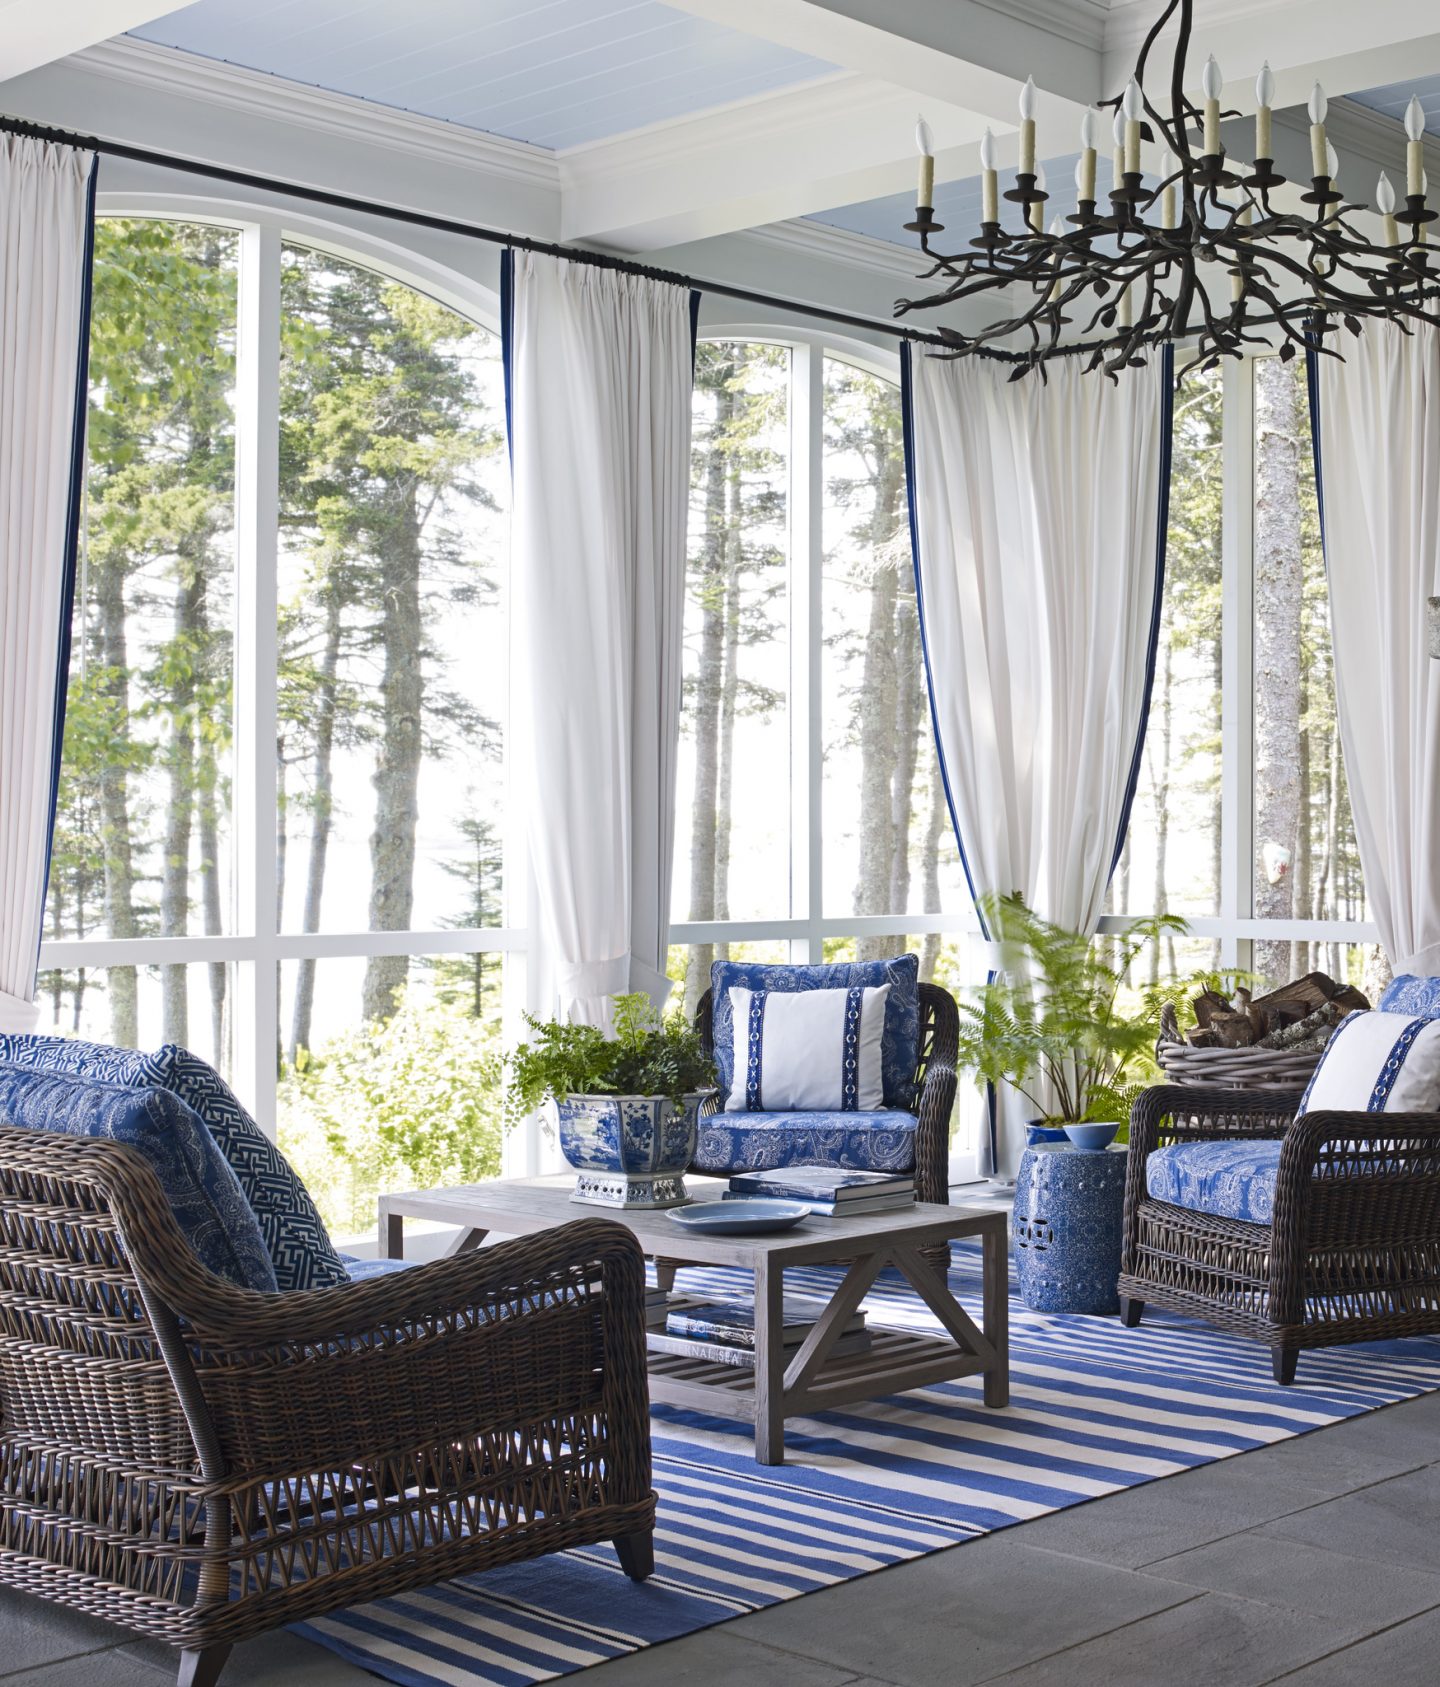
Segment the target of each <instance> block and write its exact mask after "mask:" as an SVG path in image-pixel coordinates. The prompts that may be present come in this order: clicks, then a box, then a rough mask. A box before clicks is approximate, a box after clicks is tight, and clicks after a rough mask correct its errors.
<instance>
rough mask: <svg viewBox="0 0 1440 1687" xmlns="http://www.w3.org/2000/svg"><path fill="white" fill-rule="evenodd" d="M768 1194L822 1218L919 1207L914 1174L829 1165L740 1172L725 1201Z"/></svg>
mask: <svg viewBox="0 0 1440 1687" xmlns="http://www.w3.org/2000/svg"><path fill="white" fill-rule="evenodd" d="M742 1195H748V1196H751V1197H754V1196H756V1195H768V1196H771V1197H774V1198H776V1199H780V1200H786V1201H802V1202H803V1203H804V1204H805V1205H806V1206H807V1207H809V1209H810V1211H811V1212H812V1213H814V1214H815V1215H816V1216H817V1217H819V1218H836V1217H843V1216H844V1215H846V1214H849V1213H886V1212H893V1211H894V1210H895V1209H897V1208H900V1207H909V1206H913V1205H914V1204H915V1179H914V1176H913V1175H912V1174H911V1173H910V1172H847V1171H833V1170H831V1169H830V1168H829V1167H827V1166H783V1167H781V1168H780V1170H778V1171H770V1172H737V1173H736V1175H735V1176H734V1177H732V1178H731V1179H730V1188H729V1191H728V1192H727V1194H726V1197H725V1199H726V1200H730V1199H732V1198H734V1199H738V1198H739V1197H740V1196H742Z"/></svg>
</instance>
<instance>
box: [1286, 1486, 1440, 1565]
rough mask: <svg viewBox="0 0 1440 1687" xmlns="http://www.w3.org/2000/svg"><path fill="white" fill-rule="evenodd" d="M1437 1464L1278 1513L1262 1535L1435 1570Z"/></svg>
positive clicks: (1439, 1511) (1439, 1498)
mask: <svg viewBox="0 0 1440 1687" xmlns="http://www.w3.org/2000/svg"><path fill="white" fill-rule="evenodd" d="M1437 1518H1440V1465H1435V1464H1432V1465H1427V1466H1426V1467H1425V1468H1424V1469H1423V1470H1417V1471H1412V1472H1411V1473H1410V1474H1409V1475H1407V1476H1395V1477H1392V1478H1391V1479H1390V1480H1389V1481H1388V1482H1378V1483H1376V1484H1375V1485H1374V1486H1373V1487H1370V1488H1362V1489H1361V1490H1360V1491H1359V1492H1358V1493H1353V1494H1345V1495H1344V1496H1342V1497H1341V1498H1340V1499H1334V1500H1329V1501H1327V1502H1326V1503H1325V1504H1324V1505H1320V1506H1316V1507H1314V1508H1313V1509H1311V1510H1308V1511H1302V1512H1295V1513H1292V1514H1291V1515H1289V1516H1286V1517H1278V1518H1275V1519H1273V1520H1272V1521H1270V1522H1268V1523H1266V1524H1265V1525H1264V1526H1263V1532H1264V1533H1265V1534H1267V1535H1276V1536H1281V1537H1284V1538H1285V1539H1287V1540H1298V1541H1309V1542H1310V1543H1312V1544H1313V1545H1315V1546H1322V1547H1329V1548H1332V1549H1335V1548H1338V1549H1339V1550H1340V1551H1343V1552H1347V1553H1350V1554H1353V1555H1354V1556H1355V1557H1357V1558H1373V1559H1377V1560H1380V1561H1382V1562H1383V1563H1386V1564H1396V1565H1399V1566H1401V1567H1402V1568H1407V1567H1409V1568H1414V1569H1418V1570H1422V1571H1426V1572H1435V1571H1440V1525H1437Z"/></svg>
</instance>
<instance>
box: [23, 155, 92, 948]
mask: <svg viewBox="0 0 1440 1687" xmlns="http://www.w3.org/2000/svg"><path fill="white" fill-rule="evenodd" d="M99 174H100V156H99V154H98V153H96V154H94V155H93V156H92V157H91V160H90V178H89V181H88V182H87V183H86V187H85V252H84V256H83V258H82V260H81V279H80V324H79V338H80V345H79V349H78V351H77V353H76V359H75V409H74V416H73V419H72V422H71V429H70V491H69V501H68V505H67V507H66V511H65V554H64V559H63V560H64V576H63V580H62V583H61V587H60V627H59V635H58V639H57V647H56V661H55V712H54V725H53V727H52V728H51V734H50V815H49V824H48V826H47V828H46V836H45V875H44V878H43V880H42V881H41V885H40V906H41V908H42V910H43V908H44V906H45V904H46V902H47V901H48V900H49V896H50V868H51V864H52V862H53V859H54V854H55V821H56V818H57V816H58V814H59V809H60V766H61V760H62V758H63V756H64V752H65V710H66V704H67V702H68V700H69V694H70V650H71V644H72V642H73V628H72V622H73V621H74V618H75V586H76V577H77V574H78V572H79V559H80V515H81V510H82V509H83V508H84V503H85V468H86V464H85V438H86V423H87V421H88V419H89V412H90V317H91V312H92V308H93V305H94V298H95V189H96V182H97V180H98V178H99ZM44 930H45V922H44V918H43V915H42V918H41V922H40V931H41V941H42V942H43V940H44ZM35 968H36V971H37V973H38V971H39V968H40V950H39V945H38V944H37V946H36V950H35Z"/></svg>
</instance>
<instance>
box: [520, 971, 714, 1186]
mask: <svg viewBox="0 0 1440 1687" xmlns="http://www.w3.org/2000/svg"><path fill="white" fill-rule="evenodd" d="M611 1001H612V1002H613V1004H614V1011H613V1016H612V1017H613V1020H614V1026H615V1031H614V1035H613V1036H607V1035H606V1034H605V1032H603V1031H601V1030H599V1029H598V1028H597V1027H596V1026H594V1025H566V1024H562V1023H561V1022H560V1021H558V1020H544V1021H542V1020H538V1019H533V1018H531V1017H530V1016H529V1015H528V1014H527V1015H526V1024H527V1025H529V1027H530V1029H531V1030H532V1031H533V1032H534V1033H535V1036H534V1040H533V1041H532V1042H525V1043H521V1044H520V1045H519V1047H517V1048H515V1049H513V1050H512V1051H511V1052H510V1054H509V1055H507V1056H506V1057H505V1062H504V1065H505V1068H506V1070H507V1071H508V1074H509V1079H508V1084H507V1087H506V1108H507V1111H508V1112H509V1114H510V1116H511V1117H512V1118H516V1119H518V1118H523V1117H524V1116H525V1115H526V1114H527V1113H530V1112H533V1111H534V1109H535V1108H537V1107H539V1106H541V1105H543V1104H544V1103H547V1102H549V1103H553V1104H554V1107H555V1111H556V1114H557V1116H558V1120H559V1126H560V1150H561V1152H562V1153H563V1154H564V1156H565V1158H566V1160H568V1161H569V1163H570V1164H571V1165H572V1166H573V1167H574V1168H575V1171H576V1174H577V1175H576V1179H575V1194H574V1196H573V1197H572V1199H574V1200H576V1201H584V1202H590V1203H593V1204H595V1205H597V1206H604V1207H676V1206H682V1205H683V1204H684V1203H685V1202H686V1201H688V1200H689V1196H688V1195H687V1194H686V1192H685V1178H684V1172H685V1169H686V1167H687V1166H688V1165H689V1164H690V1162H691V1161H692V1160H693V1159H694V1158H695V1146H696V1142H697V1140H698V1137H699V1115H700V1104H701V1103H702V1102H703V1101H704V1100H705V1098H706V1096H707V1095H710V1094H713V1093H714V1086H715V1064H714V1062H713V1061H712V1060H711V1059H710V1057H709V1056H708V1055H707V1054H706V1053H705V1052H704V1050H703V1049H702V1047H701V1045H700V1038H699V1035H698V1033H697V1032H696V1031H695V1029H694V1027H693V1026H692V1025H691V1024H690V1023H689V1022H688V1021H687V1020H685V1019H684V1018H682V1017H681V1016H680V1015H678V1014H672V1015H670V1016H669V1017H666V1016H664V1015H662V1014H661V1013H660V1011H659V1010H658V1009H657V1008H656V1007H655V1005H654V1004H653V1003H652V1002H651V1000H650V998H649V997H648V996H647V995H645V994H644V993H643V992H639V991H636V992H633V993H631V994H627V995H620V996H614V997H612V998H611Z"/></svg>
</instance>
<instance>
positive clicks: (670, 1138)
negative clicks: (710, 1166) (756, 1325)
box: [555, 1090, 713, 1207]
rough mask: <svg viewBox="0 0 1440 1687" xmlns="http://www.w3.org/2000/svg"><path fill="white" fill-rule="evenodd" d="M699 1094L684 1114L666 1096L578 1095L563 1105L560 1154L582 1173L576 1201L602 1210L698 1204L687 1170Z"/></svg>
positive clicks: (697, 1127) (694, 1140)
mask: <svg viewBox="0 0 1440 1687" xmlns="http://www.w3.org/2000/svg"><path fill="white" fill-rule="evenodd" d="M712 1093H713V1092H712V1091H710V1090H696V1091H695V1092H694V1094H692V1095H687V1096H686V1097H685V1098H684V1105H683V1106H682V1107H679V1108H677V1107H676V1106H675V1104H674V1102H672V1101H671V1100H669V1098H668V1097H666V1096H663V1095H572V1096H571V1097H570V1098H569V1099H568V1100H566V1101H557V1102H556V1104H555V1110H556V1112H557V1113H558V1115H559V1119H560V1151H561V1153H563V1154H564V1156H565V1158H566V1159H567V1160H568V1161H569V1162H570V1164H571V1165H572V1166H574V1168H575V1170H576V1173H577V1174H578V1175H577V1176H576V1179H575V1193H574V1195H573V1196H572V1197H571V1199H572V1200H576V1201H585V1202H589V1203H591V1204H593V1205H595V1206H600V1207H679V1206H683V1205H684V1204H685V1202H687V1201H688V1200H689V1199H690V1197H689V1195H688V1194H687V1193H686V1191H685V1177H684V1173H685V1168H686V1167H687V1166H688V1165H689V1164H690V1162H691V1161H692V1160H693V1159H694V1158H695V1146H696V1143H697V1141H698V1139H699V1134H700V1103H701V1102H702V1101H704V1100H705V1098H706V1096H708V1095H710V1094H712Z"/></svg>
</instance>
